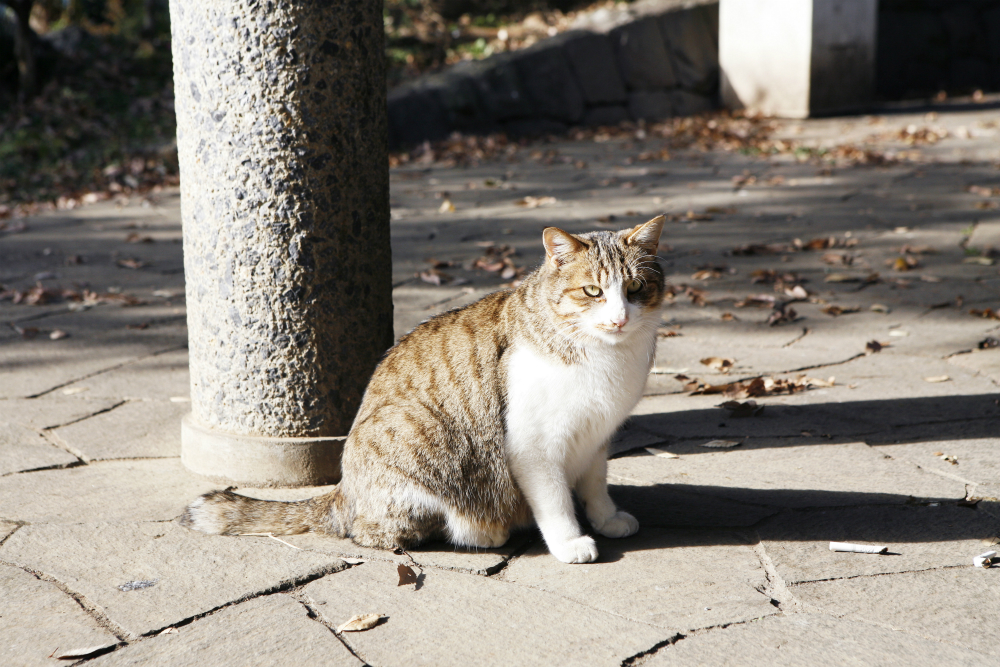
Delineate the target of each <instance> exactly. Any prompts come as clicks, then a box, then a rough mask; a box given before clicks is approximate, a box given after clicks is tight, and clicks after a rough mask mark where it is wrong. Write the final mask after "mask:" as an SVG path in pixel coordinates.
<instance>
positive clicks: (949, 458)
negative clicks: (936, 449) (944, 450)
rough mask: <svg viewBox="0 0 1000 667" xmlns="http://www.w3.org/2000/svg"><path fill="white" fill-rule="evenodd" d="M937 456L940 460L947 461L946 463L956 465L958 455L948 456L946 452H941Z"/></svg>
mask: <svg viewBox="0 0 1000 667" xmlns="http://www.w3.org/2000/svg"><path fill="white" fill-rule="evenodd" d="M938 458H939V459H941V460H942V461H947V462H948V463H950V464H952V465H953V466H957V465H958V457H955V456H949V455H948V454H941V455H940V456H939V457H938Z"/></svg>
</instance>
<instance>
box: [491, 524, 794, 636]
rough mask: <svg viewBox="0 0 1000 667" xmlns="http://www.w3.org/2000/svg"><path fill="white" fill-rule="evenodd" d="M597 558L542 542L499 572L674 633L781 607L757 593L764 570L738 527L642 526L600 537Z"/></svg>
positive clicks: (762, 585) (763, 581)
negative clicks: (566, 558) (572, 557)
mask: <svg viewBox="0 0 1000 667" xmlns="http://www.w3.org/2000/svg"><path fill="white" fill-rule="evenodd" d="M597 549H598V552H599V554H600V555H599V556H598V561H597V562H596V563H587V564H584V565H574V566H567V565H566V564H564V563H561V562H559V561H558V560H556V559H555V558H554V557H553V556H552V555H550V554H549V552H548V549H547V548H546V547H545V545H544V544H539V545H537V546H535V547H533V548H532V549H530V550H529V551H528V553H526V554H525V555H524V556H522V557H520V558H518V559H516V560H515V561H514V562H512V563H511V564H510V565H509V566H507V569H506V570H504V571H503V572H502V573H501V574H500V577H501V578H502V579H503V580H505V581H510V582H513V583H517V584H522V585H525V586H530V587H531V588H537V589H541V590H544V591H548V592H550V593H555V594H557V595H559V596H561V597H565V598H568V599H570V600H576V601H577V602H580V603H581V604H586V605H587V606H590V607H593V608H596V609H599V610H601V611H605V612H608V613H611V614H614V615H616V616H622V617H625V618H630V619H634V620H636V621H640V622H643V623H651V624H653V625H656V626H659V627H661V628H665V629H668V630H669V631H671V632H684V631H687V630H690V629H693V628H704V627H710V626H713V625H719V624H725V623H736V622H740V621H747V620H750V619H753V618H759V617H761V616H767V615H769V614H775V613H778V610H777V609H775V608H774V607H773V606H772V605H771V603H770V599H769V598H768V597H766V596H765V595H763V594H761V593H759V592H758V590H762V589H764V588H765V585H766V579H767V577H766V574H765V572H764V569H763V567H762V566H761V564H760V561H759V559H758V558H757V556H756V555H755V554H754V552H753V549H752V548H751V547H750V546H749V545H748V544H747V542H746V541H744V539H743V538H741V537H740V536H739V535H736V534H735V533H731V532H726V531H704V532H702V531H699V532H693V531H686V530H664V529H656V528H643V527H641V526H640V528H639V532H638V533H637V534H635V535H632V536H630V537H626V538H622V539H619V540H611V539H607V538H597Z"/></svg>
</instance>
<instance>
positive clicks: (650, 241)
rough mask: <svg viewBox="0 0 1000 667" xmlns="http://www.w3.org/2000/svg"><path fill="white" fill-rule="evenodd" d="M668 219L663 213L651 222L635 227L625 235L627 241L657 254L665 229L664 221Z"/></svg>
mask: <svg viewBox="0 0 1000 667" xmlns="http://www.w3.org/2000/svg"><path fill="white" fill-rule="evenodd" d="M665 220H666V218H664V217H663V216H662V215H658V216H656V217H655V218H653V219H652V220H650V221H649V222H646V223H643V224H641V225H639V226H638V227H634V228H633V229H632V230H630V231H629V232H628V234H627V235H626V236H625V242H626V243H628V244H629V245H637V246H641V247H642V249H643V250H645V251H646V252H648V253H649V254H650V255H655V254H656V249H657V248H658V247H659V245H660V232H662V231H663V223H664V221H665Z"/></svg>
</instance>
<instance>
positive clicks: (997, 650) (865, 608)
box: [789, 552, 1000, 664]
mask: <svg viewBox="0 0 1000 667" xmlns="http://www.w3.org/2000/svg"><path fill="white" fill-rule="evenodd" d="M977 553H978V552H973V553H972V555H970V556H968V559H967V561H966V562H967V563H969V565H968V566H966V567H954V568H947V569H939V570H933V571H930V572H905V573H901V574H893V575H887V576H880V577H855V578H853V579H841V580H836V581H824V582H817V583H810V584H800V585H798V586H792V587H791V588H790V589H789V591H790V592H791V593H792V594H793V595H795V597H796V598H797V599H798V600H799V601H800V602H801V603H802V604H803V605H805V606H806V607H808V608H811V609H820V610H822V611H823V612H825V613H828V614H831V615H834V616H837V617H838V618H843V619H847V620H852V621H865V622H868V623H874V624H878V625H882V626H884V627H891V628H893V629H896V630H902V631H903V632H907V633H910V634H913V635H919V636H922V637H926V638H928V639H935V640H937V641H939V642H941V643H943V644H952V645H954V646H961V647H963V648H967V649H971V650H973V651H976V652H978V653H981V654H983V655H986V656H992V658H987V659H986V660H985V661H980V663H979V664H989V663H990V662H993V661H995V660H996V659H997V658H998V657H1000V627H998V625H997V623H996V618H997V615H998V614H1000V595H997V587H998V586H1000V582H998V581H997V575H1000V570H996V569H992V568H991V569H988V570H984V569H982V568H977V567H972V565H971V560H972V556H974V555H976V554H977ZM942 664H944V663H942ZM949 664H954V663H949Z"/></svg>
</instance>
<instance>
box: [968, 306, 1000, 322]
mask: <svg viewBox="0 0 1000 667" xmlns="http://www.w3.org/2000/svg"><path fill="white" fill-rule="evenodd" d="M969 315H974V316H975V317H982V318H984V319H987V320H1000V313H998V312H996V311H994V310H993V309H992V308H983V309H980V308H971V309H970V310H969Z"/></svg>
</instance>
